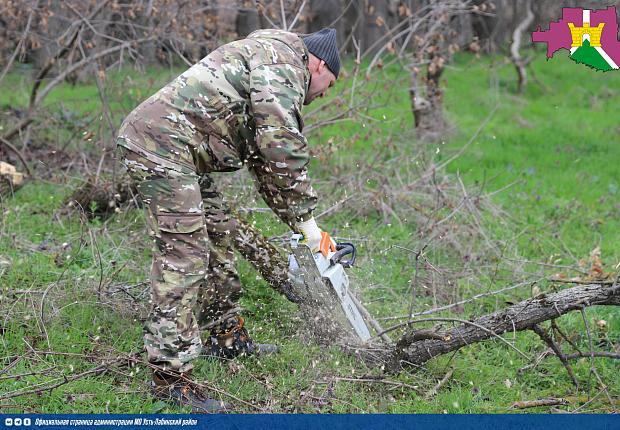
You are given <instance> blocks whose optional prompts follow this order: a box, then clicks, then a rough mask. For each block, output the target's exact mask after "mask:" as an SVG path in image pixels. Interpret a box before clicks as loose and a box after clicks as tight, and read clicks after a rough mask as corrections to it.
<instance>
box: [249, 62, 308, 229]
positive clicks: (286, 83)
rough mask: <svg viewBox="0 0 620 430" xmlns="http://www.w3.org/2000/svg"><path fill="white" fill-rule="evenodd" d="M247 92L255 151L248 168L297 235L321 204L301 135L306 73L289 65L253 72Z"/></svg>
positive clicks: (276, 209)
mask: <svg viewBox="0 0 620 430" xmlns="http://www.w3.org/2000/svg"><path fill="white" fill-rule="evenodd" d="M249 87H250V101H251V105H252V114H253V116H254V122H255V126H256V136H255V143H256V147H255V148H253V151H252V155H251V156H250V157H249V160H248V167H249V168H250V171H251V172H252V173H253V175H254V176H255V178H256V181H257V184H258V190H259V192H260V193H261V195H262V197H263V198H264V199H265V202H266V203H267V204H268V205H269V207H270V208H271V209H272V210H273V211H274V212H275V213H276V214H277V215H278V216H279V217H280V219H282V221H284V222H285V223H286V224H288V225H289V226H290V227H291V228H293V229H294V228H295V224H296V222H298V221H305V220H307V219H309V218H310V217H311V216H312V211H313V210H314V208H315V207H316V202H317V195H316V193H315V191H314V189H313V188H312V185H311V184H310V179H309V178H308V168H307V166H308V162H309V161H310V154H309V152H308V143H307V141H306V138H305V137H304V135H303V134H302V133H301V129H302V121H301V105H302V103H303V100H304V97H305V88H304V71H303V70H301V69H299V68H297V67H295V66H293V65H291V64H282V63H281V64H265V65H261V66H258V67H256V68H255V69H254V70H252V71H251V72H250V85H249Z"/></svg>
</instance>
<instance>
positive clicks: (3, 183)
mask: <svg viewBox="0 0 620 430" xmlns="http://www.w3.org/2000/svg"><path fill="white" fill-rule="evenodd" d="M23 184H24V174H23V173H20V172H18V171H17V169H16V168H15V166H13V165H12V164H9V163H5V162H4V161H0V199H3V198H5V197H12V196H13V194H14V193H15V191H17V189H18V188H20V187H21V186H22V185H23Z"/></svg>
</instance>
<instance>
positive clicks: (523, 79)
mask: <svg viewBox="0 0 620 430" xmlns="http://www.w3.org/2000/svg"><path fill="white" fill-rule="evenodd" d="M525 9H526V11H527V14H526V16H525V18H524V19H523V21H521V22H520V23H519V25H517V27H516V28H515V31H514V32H513V33H512V44H511V45H510V55H511V59H512V62H513V64H514V65H515V68H516V69H517V75H518V76H519V81H518V84H517V92H518V93H522V92H523V90H524V89H525V86H526V85H527V70H526V67H527V63H528V60H527V59H524V58H522V57H521V54H520V53H519V49H520V48H521V37H522V35H523V32H524V31H525V30H527V28H528V27H529V25H530V24H531V23H532V21H533V20H534V14H533V13H532V1H531V0H527V1H526V2H525Z"/></svg>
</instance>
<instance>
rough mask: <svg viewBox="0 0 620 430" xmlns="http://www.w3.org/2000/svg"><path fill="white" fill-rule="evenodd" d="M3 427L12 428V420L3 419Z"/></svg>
mask: <svg viewBox="0 0 620 430" xmlns="http://www.w3.org/2000/svg"><path fill="white" fill-rule="evenodd" d="M4 425H5V426H7V427H12V426H13V418H5V419H4Z"/></svg>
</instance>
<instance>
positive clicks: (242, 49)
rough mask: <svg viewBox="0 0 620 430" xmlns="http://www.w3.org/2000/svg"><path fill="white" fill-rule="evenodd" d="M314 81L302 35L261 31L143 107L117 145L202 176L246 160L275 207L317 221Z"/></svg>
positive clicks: (216, 54) (289, 216) (210, 58)
mask: <svg viewBox="0 0 620 430" xmlns="http://www.w3.org/2000/svg"><path fill="white" fill-rule="evenodd" d="M309 83H310V72H309V70H308V50H307V48H306V46H305V44H304V43H303V41H302V40H301V38H300V37H299V36H297V35H296V34H293V33H289V32H286V31H282V30H259V31H255V32H254V33H252V34H250V35H249V36H248V37H247V38H246V39H242V40H238V41H235V42H232V43H229V44H226V45H223V46H221V47H219V48H218V49H216V50H215V51H213V52H211V53H210V54H209V55H207V56H206V57H205V58H203V59H202V60H201V61H200V62H199V63H197V64H195V65H194V66H192V67H191V68H189V69H188V70H187V71H186V72H184V73H183V74H182V75H180V76H179V77H178V78H176V79H175V80H174V81H172V82H171V83H170V84H168V85H166V86H165V87H164V88H162V89H161V90H160V91H158V92H157V93H156V94H154V95H153V96H152V97H150V98H149V99H148V100H146V101H145V102H143V103H142V104H141V105H140V106H138V107H137V108H136V109H135V110H134V111H132V112H131V113H130V114H129V116H128V117H127V118H126V119H125V121H124V123H123V125H122V126H121V129H120V131H119V139H118V141H117V143H118V144H119V145H121V146H124V147H127V148H129V149H131V150H133V151H136V152H139V153H141V154H142V155H144V156H146V157H147V158H149V159H150V160H152V161H154V162H160V163H161V164H162V165H164V167H167V168H175V165H178V166H183V167H184V168H187V169H190V170H193V171H196V172H198V173H199V174H200V173H208V172H213V171H217V172H222V171H232V170H237V169H240V168H241V167H242V166H243V165H244V164H245V165H246V166H247V167H248V169H249V170H250V171H251V173H252V174H253V176H254V177H255V179H256V182H257V185H258V190H259V192H260V193H261V195H262V196H263V198H264V199H265V201H266V202H267V204H268V205H269V206H270V207H271V208H272V209H273V210H274V212H276V214H278V216H279V217H280V218H281V219H282V220H283V221H284V222H286V223H287V224H289V225H290V226H291V227H294V225H295V223H296V221H304V220H306V219H308V218H310V216H311V212H312V211H313V210H314V208H315V206H316V201H317V196H316V193H315V191H314V190H313V188H312V186H311V185H310V181H309V178H308V175H307V164H308V162H309V160H310V157H309V153H308V147H307V141H306V139H305V137H304V136H303V134H302V129H303V121H302V118H301V107H302V104H303V101H304V98H305V95H306V91H307V90H308V85H309ZM171 161H173V163H171Z"/></svg>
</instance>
